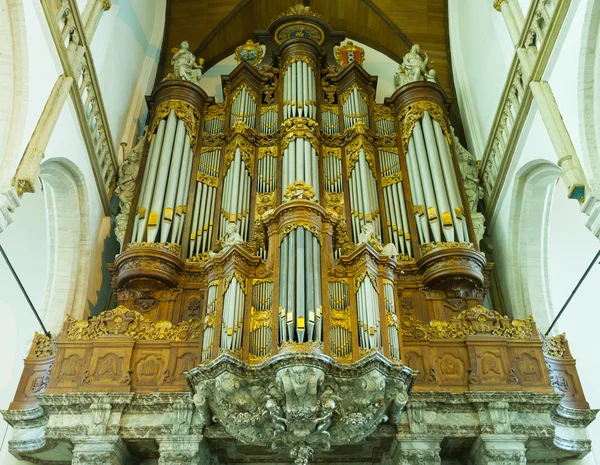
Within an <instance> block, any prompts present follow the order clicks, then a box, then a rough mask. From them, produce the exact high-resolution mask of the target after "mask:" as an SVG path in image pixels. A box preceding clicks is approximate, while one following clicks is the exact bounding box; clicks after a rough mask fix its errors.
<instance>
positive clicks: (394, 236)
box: [125, 41, 471, 363]
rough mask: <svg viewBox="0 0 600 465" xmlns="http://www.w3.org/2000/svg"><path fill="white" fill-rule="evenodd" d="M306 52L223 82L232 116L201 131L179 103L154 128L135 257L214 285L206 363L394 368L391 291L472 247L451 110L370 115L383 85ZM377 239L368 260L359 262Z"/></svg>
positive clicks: (407, 108)
mask: <svg viewBox="0 0 600 465" xmlns="http://www.w3.org/2000/svg"><path fill="white" fill-rule="evenodd" d="M301 43H302V44H303V45H302V47H290V48H285V47H287V46H286V45H282V50H281V53H280V54H276V55H275V57H276V58H275V59H276V63H275V64H274V65H275V66H277V67H278V69H280V70H282V71H281V73H279V72H278V73H277V74H276V77H275V78H273V76H275V75H274V74H271V75H267V74H266V73H264V70H263V69H259V68H257V71H256V72H255V71H252V70H251V69H249V68H247V67H246V66H245V65H244V67H243V68H238V69H237V70H236V71H235V73H236V74H235V75H232V76H230V77H224V78H223V79H224V83H225V87H226V90H227V91H226V92H225V101H224V103H223V104H215V103H214V100H209V99H206V98H205V101H204V102H203V103H201V102H197V105H196V107H197V110H198V112H199V113H198V115H201V116H200V117H196V119H195V121H196V123H195V124H196V126H193V125H192V122H193V121H194V118H192V116H193V115H191V114H190V113H189V112H186V111H187V110H186V108H187V107H185V106H182V101H179V100H176V99H173V100H172V101H171V102H169V101H168V100H167V103H168V105H167V106H166V107H165V108H166V109H165V108H163V110H162V111H160V112H156V113H155V114H156V115H157V116H156V117H153V118H154V119H153V121H152V125H151V130H150V136H149V140H150V142H149V146H148V150H147V152H146V160H144V163H145V164H144V172H143V178H142V179H141V184H140V188H139V194H138V197H137V199H136V200H135V201H136V202H137V209H135V215H132V218H130V220H131V222H132V224H131V231H132V232H131V234H132V236H131V242H161V243H175V244H179V245H182V249H183V250H185V251H186V252H185V254H186V256H185V257H179V258H181V259H182V260H183V259H184V258H185V259H186V260H187V263H185V268H184V269H185V270H186V271H185V273H188V272H189V273H192V274H193V273H196V272H197V271H198V270H202V273H204V275H203V276H206V275H208V276H211V278H210V283H209V284H208V285H206V283H200V284H199V285H198V288H199V289H203V288H204V287H205V286H206V303H205V307H204V314H203V318H204V319H203V322H202V327H201V328H202V329H201V333H202V356H201V359H202V361H204V362H207V361H210V360H213V359H214V358H215V357H216V356H217V355H218V354H217V353H215V350H216V349H219V350H224V351H228V352H231V353H232V354H234V355H235V356H240V357H246V356H247V357H248V358H249V361H251V362H252V361H255V362H258V361H261V360H263V359H265V358H267V357H269V356H272V355H274V352H276V351H278V350H284V349H286V348H288V347H292V348H293V347H295V346H296V345H298V344H309V345H310V346H311V347H313V348H316V349H319V350H323V351H324V352H325V353H327V354H328V355H331V356H333V357H335V358H336V359H338V360H339V361H343V362H344V363H348V362H353V361H356V360H358V358H360V357H361V356H362V355H363V354H364V353H365V352H367V351H371V350H377V351H381V352H382V353H384V352H385V354H386V355H388V354H389V356H390V358H391V359H393V360H399V359H400V355H401V354H400V335H399V331H400V327H399V323H398V313H397V312H396V308H395V294H396V288H395V284H394V279H393V278H394V276H397V275H398V273H399V272H401V271H402V270H403V268H402V267H403V266H406V262H409V263H410V264H411V265H410V266H411V267H412V268H414V267H415V266H417V267H420V266H421V265H420V263H422V261H420V260H421V259H423V258H424V256H425V255H426V254H427V253H429V251H431V250H434V248H432V247H422V248H420V250H417V251H415V250H414V248H415V244H417V243H418V244H419V245H421V244H425V243H431V242H466V241H468V240H469V228H471V225H470V224H469V223H470V218H469V217H468V213H466V212H465V210H464V208H463V203H462V198H463V197H464V193H463V192H461V189H462V183H460V182H459V181H458V180H457V177H456V173H455V170H454V166H455V160H453V156H454V155H453V150H452V147H451V145H450V143H449V138H448V131H447V127H448V124H447V122H446V120H445V118H446V117H445V114H444V113H443V111H441V108H442V107H441V106H440V108H439V109H437V110H436V109H435V108H434V107H432V104H431V103H426V104H423V103H422V102H420V101H417V100H418V98H417V97H419V98H420V96H421V95H427V94H426V92H425V89H421V90H423V94H420V93H419V94H415V95H414V98H412V97H411V98H412V99H411V98H408V99H398V97H397V95H399V94H400V93H401V92H402V89H401V90H400V91H398V93H397V94H395V95H396V97H392V99H391V100H389V101H386V104H385V105H375V104H374V102H373V99H372V98H371V97H370V96H371V95H374V93H375V87H374V84H375V79H372V78H369V77H366V76H365V73H363V72H362V71H360V72H358V73H357V72H356V70H357V69H358V68H356V67H355V66H353V67H351V68H348V71H347V72H346V71H345V72H344V73H346V74H338V75H337V76H336V74H335V70H333V71H331V70H330V69H329V68H327V69H326V70H325V73H323V72H322V70H321V69H320V67H321V64H322V63H325V60H322V59H321V58H322V53H321V52H320V51H318V47H316V46H315V47H313V48H314V50H313V48H311V46H310V45H307V44H308V42H306V41H302V42H301ZM303 47H304V48H303ZM277 60H280V61H279V62H277ZM261 73H263V74H264V76H263V77H260V76H259V75H260V74H261ZM353 73H354V74H353ZM324 74H325V77H324V78H323V79H319V80H317V76H319V77H320V76H322V75H324ZM269 76H270V77H269ZM279 78H281V79H282V82H281V83H279V82H277V79H279ZM325 78H326V79H325ZM161 85H162V86H168V85H171V82H170V81H167V82H166V83H163V84H161ZM431 85H432V84H431V83H423V86H425V87H427V86H431ZM184 87H185V88H186V89H187V90H189V86H187V84H186V86H184ZM412 88H415V85H413V86H412ZM182 89H183V88H182ZM229 89H234V90H233V92H231V93H229ZM274 89H276V90H277V92H275V91H274ZM182 92H183V90H182ZM171 95H176V94H175V93H173V94H171ZM177 95H178V97H179V96H181V95H182V94H177ZM394 99H395V100H394ZM442 100H443V99H442ZM156 101H158V102H161V103H159V106H160V105H163V106H164V105H165V103H164V102H165V99H164V98H159V99H157V100H156ZM317 101H319V107H318V108H319V111H317V104H316V102H317ZM406 102H410V103H406ZM190 105H191V104H190ZM198 108H199V109H198ZM436 108H437V107H436ZM167 109H168V111H167ZM153 111H154V110H153ZM340 112H341V113H340ZM370 113H372V115H373V118H374V126H373V128H371V127H370V126H369V114H370ZM226 115H229V117H227V116H226ZM407 115H410V116H407ZM257 117H258V118H259V120H258V121H257V120H256V119H257ZM292 118H293V120H292ZM239 121H242V122H243V123H244V124H239ZM191 128H195V132H194V131H192V130H191ZM340 133H343V134H340ZM196 140H198V141H199V142H198V147H197V148H196ZM321 184H322V185H321ZM290 186H293V187H292V188H290ZM190 189H192V192H193V195H190ZM410 215H414V218H415V222H413V221H412V218H411V217H410ZM382 218H385V222H383V220H382ZM409 220H410V221H409ZM231 223H235V225H236V228H237V231H236V232H232V230H231V228H230V225H231ZM367 224H370V225H371V226H372V236H371V238H372V239H373V240H369V241H368V242H369V243H370V244H371V245H372V246H373V247H369V248H367V249H364V248H361V247H360V246H359V247H356V246H355V244H357V243H359V242H363V241H364V238H365V237H366V235H367V233H368V232H369V231H370V229H369V228H367V227H366V226H367ZM251 233H252V235H251ZM411 234H412V235H413V236H414V237H411ZM361 236H362V238H363V239H361ZM383 238H385V241H386V242H390V243H392V244H393V245H394V246H395V247H387V246H388V245H389V244H383V243H381V241H382V240H383ZM182 242H183V243H182ZM365 242H367V241H365ZM377 242H380V244H377ZM237 243H241V244H240V247H239V248H237V249H236V250H237V252H236V253H231V254H222V253H221V251H223V250H227V249H228V248H229V247H230V246H231V245H233V244H237ZM353 243H354V244H353ZM218 245H220V246H221V247H220V248H218V247H217V246H218ZM379 245H380V247H379ZM155 247H156V246H155ZM160 247H163V246H160ZM386 247H387V248H386ZM165 248H166V249H167V251H169V252H172V253H176V252H173V251H177V250H178V248H174V247H163V249H165ZM394 249H396V252H397V253H398V255H399V256H397V255H396V252H394ZM384 251H385V252H384ZM125 252H127V250H125ZM267 252H268V253H267ZM219 254H221V255H220V257H221V258H218V256H219ZM352 254H355V255H354V256H353V255H352ZM360 254H370V255H371V256H372V259H369V260H370V261H369V260H362V258H361V259H355V258H356V257H358V256H359V255H360ZM157 255H158V254H157ZM385 255H387V256H388V258H384V256H385ZM390 256H393V257H395V259H396V260H393V259H390V258H389V257H390ZM171 259H172V257H171ZM423 261H424V260H423ZM403 262H404V263H403ZM366 263H369V265H368V267H367V264H366ZM373 265H376V266H373ZM202 267H203V268H202ZM188 270H191V271H188ZM233 270H235V271H233ZM258 270H260V273H259V272H258ZM378 273H381V274H378ZM423 275H424V276H425V274H423ZM215 276H220V278H218V279H217V278H215ZM383 276H385V278H384V277H383ZM164 279H165V280H166V279H167V278H164ZM201 279H205V278H201ZM201 279H200V280H201ZM424 280H425V278H424ZM190 282H193V281H190ZM182 287H183V288H185V291H184V292H186V293H190V292H194V290H192V288H193V286H188V287H185V286H182ZM323 299H325V300H323ZM181 307H182V306H181V305H180V304H176V305H175V308H176V309H179V308H181ZM177 311H178V310H175V312H177ZM275 312H276V313H275ZM245 318H248V320H249V321H246V322H244V319H245ZM324 319H325V320H324ZM324 321H325V325H324ZM324 328H326V329H324ZM215 329H216V331H217V332H215ZM324 331H327V333H326V334H324ZM357 341H358V342H357ZM384 344H385V346H384ZM353 345H354V347H353ZM242 348H243V352H242Z"/></svg>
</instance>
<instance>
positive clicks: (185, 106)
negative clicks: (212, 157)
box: [148, 100, 200, 147]
mask: <svg viewBox="0 0 600 465" xmlns="http://www.w3.org/2000/svg"><path fill="white" fill-rule="evenodd" d="M171 111H174V112H175V115H176V116H177V117H178V118H179V119H180V120H182V121H183V124H184V125H185V128H186V129H187V133H188V135H189V136H190V145H191V146H192V147H194V145H195V143H196V136H197V134H198V128H199V126H200V112H199V111H198V110H197V109H196V107H194V106H193V105H190V104H189V103H187V102H184V101H183V100H166V101H164V102H162V103H160V104H159V105H158V106H157V107H156V110H154V119H153V120H152V124H151V125H150V135H149V136H148V142H150V141H151V140H152V137H153V136H154V134H155V132H156V128H157V127H158V123H160V122H161V121H162V120H163V119H164V118H166V117H167V116H169V113H171Z"/></svg>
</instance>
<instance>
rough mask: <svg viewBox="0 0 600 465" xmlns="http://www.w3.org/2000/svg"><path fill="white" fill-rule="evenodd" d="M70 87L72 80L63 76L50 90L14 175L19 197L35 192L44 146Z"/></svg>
mask: <svg viewBox="0 0 600 465" xmlns="http://www.w3.org/2000/svg"><path fill="white" fill-rule="evenodd" d="M72 85H73V78H72V77H69V76H65V75H64V74H63V75H61V76H59V77H58V79H57V80H56V83H55V84H54V87H53V88H52V92H51V93H50V97H49V98H48V101H47V102H46V106H45V107H44V111H43V112H42V114H41V116H40V119H39V120H38V123H37V125H36V126H35V129H34V130H33V134H32V136H31V140H30V141H29V144H27V148H26V149H25V153H24V154H23V158H22V159H21V162H20V163H19V167H18V168H17V173H16V174H15V178H14V185H15V187H16V189H17V193H18V194H19V196H21V195H23V193H25V192H34V191H35V184H36V182H37V180H38V178H39V177H40V163H41V162H42V158H44V152H45V151H46V146H47V145H48V141H49V140H50V136H51V135H52V131H54V127H55V126H56V122H57V121H58V117H59V116H60V112H61V111H62V109H63V106H64V104H65V101H66V100H67V97H68V96H69V91H70V90H71V86H72Z"/></svg>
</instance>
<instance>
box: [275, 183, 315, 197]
mask: <svg viewBox="0 0 600 465" xmlns="http://www.w3.org/2000/svg"><path fill="white" fill-rule="evenodd" d="M283 197H284V199H285V200H284V202H290V201H291V200H313V199H314V197H315V191H314V190H313V188H312V186H311V185H310V184H306V183H305V182H304V181H294V182H293V183H291V184H290V185H289V186H287V188H286V189H285V193H284V194H283Z"/></svg>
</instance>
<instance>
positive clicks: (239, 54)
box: [234, 39, 263, 67]
mask: <svg viewBox="0 0 600 465" xmlns="http://www.w3.org/2000/svg"><path fill="white" fill-rule="evenodd" d="M262 57H263V49H262V47H261V45H260V44H259V43H258V42H254V41H253V40H252V39H248V40H247V41H246V43H245V44H243V45H240V46H239V47H237V48H236V49H235V55H234V58H235V61H237V62H238V64H239V63H241V62H242V61H245V62H246V63H248V64H250V65H252V66H255V67H256V66H258V64H259V63H260V61H261V60H262Z"/></svg>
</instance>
